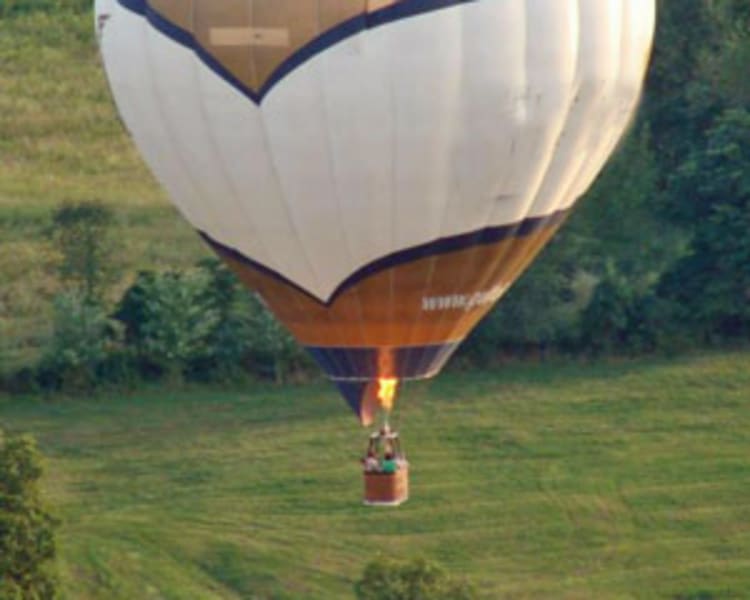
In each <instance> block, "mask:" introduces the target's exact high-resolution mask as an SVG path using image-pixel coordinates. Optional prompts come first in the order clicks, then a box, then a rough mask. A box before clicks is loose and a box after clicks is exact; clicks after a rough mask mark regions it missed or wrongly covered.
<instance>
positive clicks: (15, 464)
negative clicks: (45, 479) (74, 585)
mask: <svg viewBox="0 0 750 600" xmlns="http://www.w3.org/2000/svg"><path fill="white" fill-rule="evenodd" d="M41 476H42V467H41V458H40V456H39V452H38V450H37V447H36V444H35V443H34V441H33V440H32V439H31V438H28V437H6V436H4V435H3V433H2V431H0V600H11V599H13V600H26V599H28V600H32V599H33V600H51V599H53V598H56V597H57V592H56V580H55V578H54V577H53V575H52V574H51V564H52V562H53V560H54V558H55V553H56V550H55V528H56V526H57V522H56V520H55V519H54V518H53V517H52V516H51V515H50V514H49V513H48V512H47V509H46V507H45V506H44V504H43V503H42V501H41V498H40V494H39V489H38V481H39V479H40V478H41Z"/></svg>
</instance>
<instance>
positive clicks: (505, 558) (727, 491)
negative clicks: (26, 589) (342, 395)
mask: <svg viewBox="0 0 750 600" xmlns="http://www.w3.org/2000/svg"><path fill="white" fill-rule="evenodd" d="M749 367H750V354H748V353H725V354H717V355H709V356H699V357H693V358H683V359H674V360H660V361H655V362H654V361H648V360H641V361H637V362H622V363H612V364H597V365H593V366H592V365H554V364H553V365H549V364H548V365H539V366H528V365H527V366H509V367H506V368H503V369H499V370H497V371H496V372H485V373H466V374H460V373H459V374H453V375H449V376H445V377H442V378H440V379H438V380H437V381H435V382H433V383H430V384H427V385H415V386H413V387H410V388H407V390H406V394H405V398H404V401H403V403H402V407H403V408H402V413H401V415H400V420H401V429H402V431H403V433H404V434H405V440H406V442H407V450H409V452H410V459H411V462H412V466H413V478H412V485H413V494H412V499H411V500H410V502H408V503H407V504H406V505H404V506H402V507H401V508H399V509H393V510H388V509H385V510H375V509H366V508H364V507H362V506H360V504H359V499H360V496H359V484H360V482H359V473H358V469H357V462H356V461H357V458H358V453H359V451H360V450H361V449H362V446H363V444H364V441H365V434H364V432H362V431H360V430H358V429H357V427H356V425H355V422H354V420H353V419H352V418H351V416H349V415H348V414H347V411H346V409H345V408H344V406H343V404H342V403H341V401H340V400H339V399H337V398H336V396H335V394H334V393H333V391H332V389H330V388H328V387H327V385H323V384H320V385H311V386H305V387H297V388H273V387H258V388H255V389H249V390H246V391H241V392H240V391H211V390H207V389H189V390H185V391H172V392H156V391H154V392H152V393H138V394H136V395H133V396H131V397H107V398H104V397H103V398H98V399H76V400H63V399H55V400H54V401H42V400H39V399H27V400H13V401H5V402H0V420H1V421H2V423H3V424H4V425H5V426H7V427H9V428H11V429H12V430H18V431H29V432H31V433H33V434H35V435H36V436H37V437H38V439H39V440H40V442H41V446H42V448H43V450H44V451H45V453H46V454H47V457H48V468H47V475H46V480H45V487H46V490H47V492H48V494H49V497H50V499H51V500H52V501H53V502H54V504H55V505H57V507H58V511H59V514H60V516H61V517H62V518H63V521H64V526H63V528H62V532H61V535H60V549H61V555H62V562H61V570H62V576H63V580H64V583H65V588H66V592H67V598H69V599H75V600H88V599H94V598H96V599H106V600H114V599H123V600H132V599H135V598H138V599H147V598H165V599H196V598H200V599H212V598H216V599H218V598H223V599H229V598H243V599H247V598H259V599H260V598H263V599H319V600H334V599H337V598H351V597H352V591H351V589H352V582H353V581H354V580H355V579H356V578H357V576H358V575H359V574H360V572H361V569H362V567H363V566H364V564H365V563H366V562H367V561H368V559H370V558H371V557H374V556H375V555H376V554H378V553H387V554H394V555H396V556H399V557H410V556H414V555H422V556H426V557H428V558H432V559H435V560H437V561H440V562H442V563H443V564H444V565H445V566H447V567H448V568H449V569H450V570H451V571H453V572H455V573H465V574H466V575H468V576H469V577H470V578H471V579H472V580H474V581H475V582H476V583H477V584H478V585H479V587H480V589H481V590H482V591H483V593H484V597H486V598H488V599H496V598H500V599H505V598H508V599H511V598H512V599H521V598H529V599H536V598H571V599H572V598H595V599H610V598H611V599H615V598H618V599H619V598H666V599H671V600H677V599H680V600H687V599H691V600H698V599H701V600H713V599H725V598H750V502H749V501H748V498H749V492H750V458H749V456H750V433H749V432H750V410H749V408H750V391H749V390H750V368H749Z"/></svg>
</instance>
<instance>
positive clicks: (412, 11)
mask: <svg viewBox="0 0 750 600" xmlns="http://www.w3.org/2000/svg"><path fill="white" fill-rule="evenodd" d="M118 2H119V3H120V5H121V6H122V7H123V8H126V9H128V10H129V11H131V12H134V13H136V14H138V15H141V16H143V17H145V18H146V20H147V21H148V22H149V23H150V24H151V25H152V27H154V29H156V30H157V31H159V32H161V33H163V34H164V35H165V36H167V37H168V38H170V39H172V40H173V41H175V42H177V43H178V44H180V45H181V46H185V47H186V48H189V49H191V50H192V51H193V52H195V54H196V55H197V56H198V57H199V58H200V59H201V61H203V63H204V64H205V65H206V66H207V67H208V68H210V69H211V70H212V71H213V72H214V73H216V74H217V75H218V76H219V77H221V78H222V79H223V80H224V81H226V82H227V83H228V84H229V85H231V86H232V87H233V88H235V89H236V90H237V91H239V92H240V93H242V94H243V95H244V96H245V97H247V98H249V99H250V100H252V101H253V102H254V103H255V104H260V103H261V102H262V101H263V98H265V97H266V95H268V93H269V92H270V91H271V90H272V89H273V88H274V86H275V85H276V84H277V83H279V82H280V81H281V80H282V79H284V77H286V76H287V75H289V74H290V73H291V72H292V71H294V70H295V69H297V68H298V67H300V66H301V65H303V64H304V63H306V62H307V61H308V60H310V59H311V58H313V57H314V56H316V55H318V54H320V53H321V52H323V51H324V50H327V49H328V48H330V47H331V46H334V45H336V44H338V43H339V42H341V41H343V40H345V39H347V38H349V37H352V36H354V35H356V34H358V33H360V32H362V31H364V30H366V29H374V28H376V27H380V26H382V25H386V24H388V23H392V22H394V21H399V20H401V19H406V18H409V17H414V16H416V15H419V14H422V13H427V12H433V11H436V10H440V9H443V8H449V7H451V6H456V5H459V4H469V3H473V2H479V0H402V1H401V2H399V3H397V4H394V5H392V6H388V7H386V8H381V9H380V10H377V11H375V12H372V13H363V14H361V15H358V16H356V17H353V18H351V19H349V20H348V21H344V22H343V23H340V24H339V25H337V26H335V27H333V28H332V29H330V30H328V31H326V32H324V33H323V34H322V35H320V36H318V37H317V38H315V39H314V40H312V41H311V42H310V43H309V44H307V45H306V46H303V47H302V48H300V49H299V50H297V52H295V53H294V54H292V55H291V56H290V57H289V58H288V59H287V60H285V61H284V62H283V63H281V65H279V67H278V68H277V69H276V71H274V73H273V74H272V75H271V77H270V78H269V79H268V81H266V83H265V84H264V85H263V87H261V88H260V90H258V91H257V92H256V91H253V90H252V89H251V88H249V87H248V86H246V85H245V84H244V83H242V81H240V80H239V79H237V77H235V76H234V75H232V73H231V71H229V70H228V69H227V68H225V67H224V66H223V65H222V64H221V63H220V62H219V61H218V60H216V58H214V57H213V56H212V55H211V54H210V53H209V52H208V51H207V50H206V49H205V48H203V46H201V45H200V43H199V42H198V40H196V39H195V36H194V35H193V34H192V33H191V32H189V31H186V30H185V29H182V28H181V27H178V26H177V25H175V24H174V23H172V22H171V21H170V20H168V19H167V18H165V17H164V16H163V15H162V14H161V13H159V12H158V11H156V10H154V8H153V7H151V6H150V5H149V3H148V0H118Z"/></svg>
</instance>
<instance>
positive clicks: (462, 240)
mask: <svg viewBox="0 0 750 600" xmlns="http://www.w3.org/2000/svg"><path fill="white" fill-rule="evenodd" d="M569 213H570V210H569V209H568V210H561V211H558V212H555V213H552V214H551V215H548V216H546V217H535V218H532V219H525V220H524V221H520V222H518V223H513V224H511V225H501V226H499V227H487V228H486V229H480V230H479V231H474V232H471V233H465V234H463V235H457V236H453V237H445V238H440V239H438V240H435V241H433V242H428V243H426V244H422V245H421V246H415V247H414V248H408V249H407V250H401V251H399V252H394V253H393V254H389V255H388V256H384V257H383V258H380V259H378V260H376V261H373V262H371V263H370V264H367V265H365V266H364V267H362V268H361V269H358V270H357V271H355V272H354V273H353V274H351V275H350V276H349V277H347V278H346V279H345V280H344V281H343V282H342V283H340V284H339V286H338V287H337V288H336V290H335V291H334V292H333V294H331V296H330V297H329V298H328V299H327V300H325V301H321V299H320V298H318V297H317V296H315V295H314V294H311V293H310V292H309V291H308V290H306V289H304V288H303V287H300V286H299V285H298V284H296V283H294V282H293V281H291V280H290V279H287V278H286V277H284V275H282V274H281V273H279V272H278V271H274V270H273V269H270V268H269V267H266V266H265V265H263V264H261V263H259V262H257V261H255V260H253V259H251V258H248V257H247V256H245V255H244V254H242V253H241V252H239V251H238V250H235V249H234V248H231V247H229V246H226V245H224V244H222V243H221V242H219V241H218V240H215V239H214V238H212V237H211V236H210V235H208V234H207V233H206V232H204V231H199V232H198V233H200V235H201V237H203V239H204V240H205V241H206V242H207V243H208V244H209V245H211V246H212V247H213V248H214V249H215V250H216V251H217V252H218V253H219V254H224V255H227V256H229V257H230V258H233V259H234V260H237V261H239V262H241V263H242V264H244V265H246V266H248V267H251V268H253V269H256V270H258V271H260V272H261V273H263V274H264V275H268V276H269V277H273V278H274V279H277V280H279V281H281V282H283V283H285V284H286V285H289V286H291V287H293V288H294V289H296V290H297V291H299V292H301V293H303V294H305V295H306V296H309V297H310V298H312V299H313V300H315V301H316V302H321V303H322V304H325V305H327V306H330V305H331V304H333V302H334V301H335V300H336V298H337V297H338V296H339V295H340V294H341V293H342V292H344V291H346V290H347V289H348V288H349V287H351V286H353V285H355V284H357V283H359V282H360V281H362V280H363V279H366V278H367V277H370V276H372V275H375V274H376V273H378V272H380V271H384V270H385V269H390V268H392V267H396V266H398V265H402V264H406V263H409V262H413V261H415V260H419V259H420V258H428V257H430V256H436V255H438V254H447V253H449V252H457V251H459V250H465V249H467V248H471V247H472V246H483V245H488V244H495V243H497V242H501V241H503V240H505V239H508V238H511V237H525V236H527V235H531V234H532V233H535V232H537V231H539V230H541V229H545V228H548V227H556V226H558V225H560V224H561V223H562V222H563V221H564V220H565V219H566V218H567V216H568V214H569Z"/></svg>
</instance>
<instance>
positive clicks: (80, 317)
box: [41, 292, 119, 389]
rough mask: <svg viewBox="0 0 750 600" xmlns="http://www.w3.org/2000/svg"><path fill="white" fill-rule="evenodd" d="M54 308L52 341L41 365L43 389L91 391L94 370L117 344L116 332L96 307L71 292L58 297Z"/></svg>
mask: <svg viewBox="0 0 750 600" xmlns="http://www.w3.org/2000/svg"><path fill="white" fill-rule="evenodd" d="M54 305H55V306H54V330H53V335H52V340H51V342H50V344H49V346H48V347H47V349H46V351H45V353H44V355H43V357H42V361H41V371H42V372H43V373H45V377H44V378H45V379H46V380H48V381H47V382H46V383H47V386H52V387H57V386H58V385H59V386H60V387H64V388H68V389H81V388H90V387H93V386H94V385H95V384H96V380H97V369H98V367H99V366H100V365H102V364H103V363H104V362H105V361H107V359H108V357H109V355H110V354H111V352H112V351H113V347H114V346H115V345H116V344H117V342H118V338H119V328H118V327H117V326H116V324H115V322H114V321H113V320H112V319H110V318H109V316H108V315H107V314H106V312H105V311H104V310H103V309H102V308H101V307H100V306H99V305H98V304H94V303H90V302H86V301H85V300H84V298H83V297H81V296H80V295H79V294H77V293H75V292H68V293H63V294H59V295H58V296H57V297H56V298H55V302H54Z"/></svg>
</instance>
